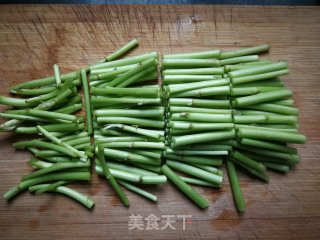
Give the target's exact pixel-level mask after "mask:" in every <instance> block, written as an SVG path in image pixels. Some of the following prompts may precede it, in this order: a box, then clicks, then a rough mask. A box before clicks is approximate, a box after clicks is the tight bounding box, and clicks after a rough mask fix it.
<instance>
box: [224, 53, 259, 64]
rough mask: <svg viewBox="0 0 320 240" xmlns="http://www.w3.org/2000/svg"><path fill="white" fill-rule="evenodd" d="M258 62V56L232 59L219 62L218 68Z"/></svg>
mask: <svg viewBox="0 0 320 240" xmlns="http://www.w3.org/2000/svg"><path fill="white" fill-rule="evenodd" d="M258 60H259V56H258V55H250V56H241V57H234V58H228V59H222V60H220V66H224V65H227V64H237V63H245V62H255V61H258Z"/></svg>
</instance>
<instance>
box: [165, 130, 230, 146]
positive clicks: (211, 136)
mask: <svg viewBox="0 0 320 240" xmlns="http://www.w3.org/2000/svg"><path fill="white" fill-rule="evenodd" d="M234 137H235V131H234V130H232V131H217V132H207V133H197V134H190V135H185V136H180V137H173V138H172V142H171V145H172V147H178V146H183V145H188V144H193V143H202V142H209V141H217V140H224V139H232V138H234Z"/></svg>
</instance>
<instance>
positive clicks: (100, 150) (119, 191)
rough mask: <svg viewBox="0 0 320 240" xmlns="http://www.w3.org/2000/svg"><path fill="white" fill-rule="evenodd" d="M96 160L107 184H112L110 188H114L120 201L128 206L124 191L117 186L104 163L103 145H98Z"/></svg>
mask: <svg viewBox="0 0 320 240" xmlns="http://www.w3.org/2000/svg"><path fill="white" fill-rule="evenodd" d="M98 161H99V163H100V166H101V168H102V171H103V173H104V175H105V177H106V179H107V180H108V182H109V184H110V185H111V186H112V188H113V189H114V190H115V192H116V193H117V195H118V196H119V198H120V200H121V202H122V203H123V205H125V206H127V207H128V206H129V205H130V202H129V199H128V198H127V196H126V195H125V193H124V192H123V191H122V189H121V187H120V186H119V184H118V182H117V181H116V180H115V178H114V177H113V176H112V174H111V173H110V171H109V168H108V166H107V164H106V161H105V158H104V149H103V147H101V146H99V147H98Z"/></svg>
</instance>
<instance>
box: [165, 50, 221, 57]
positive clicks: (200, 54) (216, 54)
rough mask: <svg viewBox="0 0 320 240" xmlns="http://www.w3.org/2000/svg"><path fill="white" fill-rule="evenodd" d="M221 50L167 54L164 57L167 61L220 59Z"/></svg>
mask: <svg viewBox="0 0 320 240" xmlns="http://www.w3.org/2000/svg"><path fill="white" fill-rule="evenodd" d="M220 52H221V51H220V50H209V51H199V52H192V53H176V54H166V55H164V56H163V58H165V59H173V58H178V59H190V58H191V59H207V58H219V57H220Z"/></svg>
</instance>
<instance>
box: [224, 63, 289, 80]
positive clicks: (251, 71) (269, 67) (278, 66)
mask: <svg viewBox="0 0 320 240" xmlns="http://www.w3.org/2000/svg"><path fill="white" fill-rule="evenodd" d="M287 68H288V63H287V62H284V61H282V62H277V63H271V64H266V65H262V66H251V67H250V68H246V69H241V70H237V71H232V72H229V74H228V75H229V76H230V78H238V77H244V76H251V75H257V74H263V73H268V72H274V71H279V70H284V69H287Z"/></svg>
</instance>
